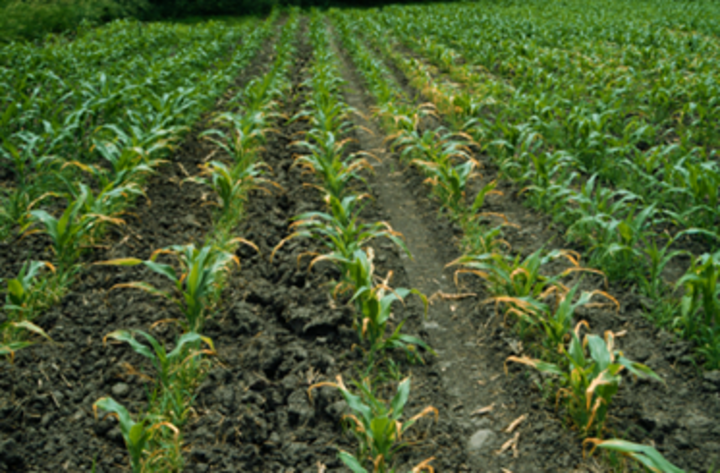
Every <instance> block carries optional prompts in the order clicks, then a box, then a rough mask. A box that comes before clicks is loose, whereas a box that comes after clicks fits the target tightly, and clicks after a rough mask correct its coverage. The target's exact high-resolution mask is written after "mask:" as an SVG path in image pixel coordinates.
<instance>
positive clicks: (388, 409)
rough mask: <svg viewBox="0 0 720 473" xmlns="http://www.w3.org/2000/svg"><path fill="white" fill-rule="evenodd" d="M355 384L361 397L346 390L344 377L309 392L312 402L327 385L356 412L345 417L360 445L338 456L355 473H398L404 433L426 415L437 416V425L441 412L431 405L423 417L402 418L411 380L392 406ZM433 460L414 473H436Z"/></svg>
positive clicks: (365, 385) (399, 390)
mask: <svg viewBox="0 0 720 473" xmlns="http://www.w3.org/2000/svg"><path fill="white" fill-rule="evenodd" d="M355 384H356V387H357V388H358V390H359V394H355V393H352V392H350V390H349V389H348V388H347V387H345V384H344V383H343V380H342V377H340V376H338V377H337V383H331V382H323V383H318V384H314V385H312V386H310V388H308V393H309V394H310V399H312V390H313V389H316V388H320V387H323V386H330V387H334V388H337V389H338V390H339V391H340V393H341V394H342V396H343V398H344V399H345V402H347V404H348V406H349V407H350V409H351V410H352V411H353V414H348V415H346V416H345V422H346V425H347V427H348V429H349V430H350V431H351V432H352V433H353V435H354V436H355V438H356V439H357V441H358V443H359V445H358V449H357V451H356V453H355V455H352V454H350V453H348V452H345V451H340V452H339V454H338V457H339V458H340V460H342V462H343V463H344V464H345V466H347V467H348V468H350V470H352V471H353V473H369V472H373V473H394V472H395V471H396V470H395V468H394V467H393V461H394V457H395V455H396V453H397V452H398V451H399V450H400V449H402V448H404V447H406V446H407V444H406V443H404V442H403V434H405V432H407V431H408V429H410V427H412V426H413V425H414V424H415V423H416V422H417V421H418V420H419V419H421V418H423V417H425V416H428V415H432V414H434V415H435V421H436V422H437V418H438V410H437V409H435V408H434V407H432V406H428V407H426V408H425V409H423V410H422V412H420V413H419V414H417V415H415V416H413V417H411V418H410V419H408V420H407V421H405V422H401V421H400V418H401V417H402V416H403V413H404V409H405V404H407V401H408V398H409V396H410V378H406V379H404V380H403V381H402V382H400V384H398V388H397V393H396V394H395V396H394V397H393V399H392V400H391V401H390V402H389V403H387V402H385V401H382V400H380V399H378V398H377V397H376V396H375V394H373V391H372V388H371V386H369V385H368V383H367V381H364V382H363V383H355ZM429 461H430V460H426V461H425V462H423V463H422V464H421V465H418V467H416V468H417V469H416V470H413V471H418V472H419V471H423V470H428V471H430V472H432V471H433V470H432V467H429ZM368 465H372V467H371V469H367V467H368Z"/></svg>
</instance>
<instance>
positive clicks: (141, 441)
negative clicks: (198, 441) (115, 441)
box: [93, 397, 180, 473]
mask: <svg viewBox="0 0 720 473" xmlns="http://www.w3.org/2000/svg"><path fill="white" fill-rule="evenodd" d="M99 409H102V410H103V411H105V412H107V413H108V414H107V415H111V416H114V417H115V418H117V420H118V423H119V424H120V432H121V433H122V436H123V440H125V447H126V448H127V450H128V454H129V456H130V468H131V469H132V471H133V473H145V472H147V471H179V470H177V469H174V468H170V469H167V468H166V469H163V468H162V467H160V468H156V467H155V465H153V463H154V462H155V461H157V459H155V458H153V457H152V456H151V455H150V454H149V452H148V450H149V448H150V446H151V444H152V442H153V438H154V437H155V436H156V435H157V434H156V432H157V431H158V430H160V429H161V428H165V429H168V430H170V432H172V434H173V436H174V438H175V444H178V440H179V437H180V431H179V430H178V428H177V427H175V426H174V425H173V424H171V423H170V422H157V423H152V421H151V419H149V417H148V416H147V415H143V416H142V418H141V420H139V421H137V422H135V421H134V420H133V419H132V417H131V416H130V413H129V412H128V410H127V409H126V408H125V406H123V405H122V404H120V403H118V402H117V401H115V400H114V399H113V398H111V397H103V398H100V399H98V400H97V401H95V404H93V411H94V412H95V417H96V418H97V415H98V410H99ZM178 446H179V444H178ZM178 450H179V449H178ZM175 453H176V454H177V455H178V456H179V451H176V452H175Z"/></svg>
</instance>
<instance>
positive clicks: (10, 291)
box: [0, 261, 58, 359]
mask: <svg viewBox="0 0 720 473" xmlns="http://www.w3.org/2000/svg"><path fill="white" fill-rule="evenodd" d="M43 267H47V268H50V269H51V270H53V271H54V270H55V268H54V267H53V266H52V265H51V264H50V263H48V262H44V261H32V262H26V263H24V264H23V265H22V267H21V268H20V272H18V275H17V276H16V277H14V278H12V279H8V280H7V281H5V283H6V284H7V291H6V294H5V305H4V306H3V311H4V312H5V314H6V317H5V319H4V320H2V322H0V336H1V337H2V340H1V341H0V355H9V356H10V357H11V359H12V358H13V357H14V355H15V352H16V351H17V350H20V349H21V348H25V347H28V346H30V345H32V344H33V342H32V341H29V340H27V337H26V332H29V333H31V334H32V333H34V334H36V335H40V336H41V337H43V338H45V339H47V340H51V339H50V337H49V336H48V334H47V333H46V332H45V331H44V330H43V329H42V328H40V327H39V326H38V325H36V324H34V323H33V322H32V319H33V317H34V315H35V314H36V313H37V311H38V310H40V309H42V308H43V307H45V306H46V305H48V304H49V303H51V302H54V300H53V299H54V298H57V297H58V296H57V294H56V291H55V288H54V284H53V280H52V279H51V278H48V277H39V274H40V270H41V269H42V268H43ZM2 282H3V280H2V279H0V283H2Z"/></svg>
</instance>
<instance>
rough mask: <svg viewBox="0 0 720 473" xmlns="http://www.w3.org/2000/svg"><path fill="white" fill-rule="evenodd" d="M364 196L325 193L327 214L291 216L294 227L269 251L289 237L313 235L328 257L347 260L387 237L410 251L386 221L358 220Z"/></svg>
mask: <svg viewBox="0 0 720 473" xmlns="http://www.w3.org/2000/svg"><path fill="white" fill-rule="evenodd" d="M366 197H367V196H365V195H350V196H347V197H343V198H342V199H338V198H337V197H335V196H334V195H332V194H328V195H326V196H325V201H326V202H327V204H328V207H329V210H330V213H326V212H306V213H303V214H300V215H298V216H297V217H295V218H294V222H293V224H292V227H293V228H295V229H296V231H295V232H293V233H292V234H291V235H290V236H289V237H287V238H285V239H284V240H283V241H281V242H280V244H278V246H277V247H275V249H274V250H273V255H274V254H275V252H276V251H277V250H278V249H279V248H280V247H281V246H282V245H284V244H285V242H287V241H289V240H290V239H293V238H300V237H304V238H317V239H320V240H322V242H323V244H324V245H325V246H326V247H327V248H328V249H329V250H330V253H329V254H328V255H327V256H326V257H328V258H345V259H350V258H352V257H353V255H354V254H355V252H356V251H358V250H359V249H361V248H364V247H365V246H366V245H367V244H368V243H369V242H370V241H372V240H374V239H376V238H381V237H384V238H388V239H389V240H390V241H392V242H393V243H395V244H396V245H397V246H398V247H399V248H401V249H402V250H403V251H405V253H406V254H408V255H409V254H410V251H409V250H408V249H407V246H405V243H404V242H403V240H402V235H400V234H399V233H397V232H396V231H394V230H393V229H392V227H390V225H389V224H388V223H386V222H374V223H366V222H362V221H361V220H360V212H361V211H362V208H361V207H360V206H359V205H358V204H359V203H360V202H361V201H362V200H363V199H364V198H366Z"/></svg>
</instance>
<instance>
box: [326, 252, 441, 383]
mask: <svg viewBox="0 0 720 473" xmlns="http://www.w3.org/2000/svg"><path fill="white" fill-rule="evenodd" d="M372 256H373V253H372V251H371V250H370V249H368V251H367V252H365V251H363V250H356V251H355V253H354V254H353V256H352V258H350V259H345V258H334V261H336V262H337V263H339V264H341V265H342V267H343V269H344V271H345V284H344V286H346V287H348V288H349V289H351V290H352V291H353V296H352V299H351V302H354V303H355V307H356V313H357V316H358V319H359V320H356V329H357V331H358V337H359V338H360V339H361V340H368V342H369V344H370V350H369V352H368V353H367V355H368V359H367V365H368V369H370V368H372V366H373V365H374V363H375V357H376V355H377V354H378V353H382V352H383V351H385V350H389V349H393V348H398V349H401V350H403V351H405V353H406V354H407V356H408V358H409V359H410V360H416V359H420V360H422V359H421V358H420V356H419V355H418V353H417V351H416V350H417V349H416V347H422V348H423V349H425V350H426V351H428V352H430V353H433V354H434V351H433V350H432V348H430V347H429V346H428V345H427V344H426V343H425V342H423V341H422V340H420V339H419V338H417V337H413V336H411V335H406V334H402V333H400V332H401V330H402V327H403V325H405V321H402V322H400V323H399V324H398V326H397V327H396V328H395V330H394V331H393V332H392V334H390V336H386V331H387V326H388V323H389V321H390V319H391V317H392V304H393V302H396V301H400V302H403V299H404V298H405V297H407V296H408V295H410V294H415V295H417V296H418V297H420V299H421V300H422V301H423V304H424V306H425V311H426V313H427V307H428V301H427V298H426V297H425V295H424V294H422V293H421V292H420V291H418V290H417V289H405V288H395V289H392V288H390V287H389V286H388V284H389V281H390V278H391V277H392V272H390V273H388V275H387V277H386V278H385V280H384V281H381V282H380V283H379V284H375V281H374V278H375V268H374V266H373V263H372ZM341 286H342V285H341ZM339 287H340V286H339Z"/></svg>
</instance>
